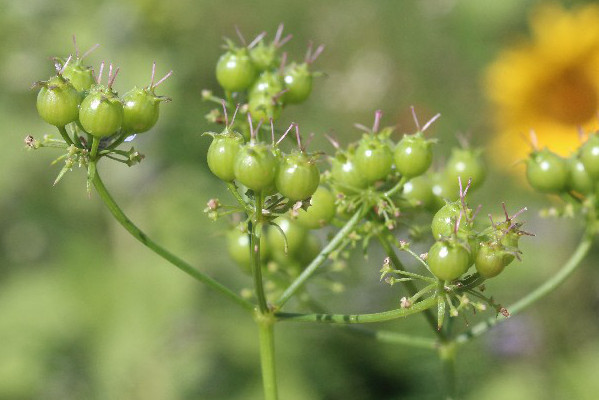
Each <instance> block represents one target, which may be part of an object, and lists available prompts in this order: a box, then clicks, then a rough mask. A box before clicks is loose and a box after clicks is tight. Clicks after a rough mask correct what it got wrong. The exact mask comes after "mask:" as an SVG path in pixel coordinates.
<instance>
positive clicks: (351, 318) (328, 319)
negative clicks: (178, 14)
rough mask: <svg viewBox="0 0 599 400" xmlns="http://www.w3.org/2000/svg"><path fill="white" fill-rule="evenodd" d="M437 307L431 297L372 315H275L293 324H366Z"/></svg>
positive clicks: (435, 299)
mask: <svg viewBox="0 0 599 400" xmlns="http://www.w3.org/2000/svg"><path fill="white" fill-rule="evenodd" d="M436 305H437V298H436V297H435V296H431V297H429V298H427V299H425V300H422V301H419V302H418V303H416V304H413V305H412V306H411V307H410V308H398V309H396V310H390V311H383V312H379V313H372V314H322V313H316V314H300V313H283V312H281V313H275V317H276V318H277V319H278V320H280V321H293V322H323V323H330V324H368V323H374V322H383V321H390V320H393V319H397V318H404V317H407V316H408V315H412V314H416V313H419V312H421V311H424V310H428V309H429V308H431V307H434V306H436Z"/></svg>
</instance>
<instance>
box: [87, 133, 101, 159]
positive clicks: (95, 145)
mask: <svg viewBox="0 0 599 400" xmlns="http://www.w3.org/2000/svg"><path fill="white" fill-rule="evenodd" d="M99 148H100V138H99V137H97V136H94V138H93V139H92V149H91V151H90V153H89V158H90V160H92V161H96V158H98V149H99Z"/></svg>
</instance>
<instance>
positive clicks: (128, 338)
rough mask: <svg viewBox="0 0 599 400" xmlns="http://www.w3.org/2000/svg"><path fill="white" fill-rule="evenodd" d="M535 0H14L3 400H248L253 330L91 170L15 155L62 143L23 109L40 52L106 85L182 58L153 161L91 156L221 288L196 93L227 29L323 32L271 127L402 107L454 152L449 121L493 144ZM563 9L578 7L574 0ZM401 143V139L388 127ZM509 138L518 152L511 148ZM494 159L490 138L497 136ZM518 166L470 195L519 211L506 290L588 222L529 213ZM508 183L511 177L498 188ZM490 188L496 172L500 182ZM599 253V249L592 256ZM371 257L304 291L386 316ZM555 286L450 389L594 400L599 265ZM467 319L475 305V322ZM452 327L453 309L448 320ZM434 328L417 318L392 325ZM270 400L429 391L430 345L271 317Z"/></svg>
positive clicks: (219, 189)
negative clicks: (519, 254) (492, 94)
mask: <svg viewBox="0 0 599 400" xmlns="http://www.w3.org/2000/svg"><path fill="white" fill-rule="evenodd" d="M537 3H539V2H533V1H522V0H503V1H496V0H420V1H390V0H389V1H382V0H381V1H367V0H354V1H351V2H347V1H341V0H334V1H326V2H323V1H312V0H308V1H302V2H293V1H272V0H270V1H265V0H260V1H252V2H248V1H192V0H188V1H184V0H171V1H159V0H119V1H117V0H114V1H96V2H81V1H74V0H70V1H62V2H55V1H50V0H32V1H14V0H0V37H1V38H2V39H1V41H0V84H1V87H2V90H0V124H1V126H2V127H3V134H2V135H0V145H1V148H2V150H3V151H2V157H0V170H1V171H2V173H1V174H0V399H2V400H4V399H6V400H25V399H28V400H42V399H43V400H54V399H98V400H105V399H144V400H162V399H259V398H260V396H261V383H260V378H259V360H258V352H257V333H256V331H255V329H254V327H253V322H252V321H251V319H250V318H249V317H248V316H247V315H246V314H245V313H243V312H242V311H240V310H239V309H238V308H236V306H235V305H234V304H232V303H230V302H229V301H228V300H226V299H224V298H222V297H220V296H218V295H217V294H216V293H215V292H213V291H211V290H209V289H207V288H205V287H203V286H201V285H199V284H196V283H195V282H194V281H192V280H191V278H188V277H187V276H186V275H184V274H183V273H181V272H180V271H178V270H176V269H175V268H173V267H172V266H170V265H168V264H167V263H166V262H165V261H163V260H162V259H160V258H158V257H157V256H155V255H154V254H153V253H151V252H150V251H149V250H147V249H146V248H144V247H143V246H142V245H140V244H139V243H137V242H135V240H134V239H132V238H131V237H129V236H128V235H127V234H126V233H125V232H124V230H123V229H122V228H121V227H120V226H119V225H118V224H116V223H115V222H114V221H113V220H112V219H111V217H110V215H109V213H108V212H107V210H106V209H105V208H104V206H103V204H102V203H101V202H100V200H99V199H98V196H96V195H95V194H93V195H92V196H91V199H90V198H88V197H87V194H86V191H85V176H84V171H83V170H77V169H75V171H74V173H70V174H68V175H67V176H66V177H65V178H64V179H63V181H62V182H60V184H59V185H57V186H55V187H53V186H52V182H53V180H54V178H55V176H56V174H57V173H58V171H59V168H60V167H59V166H57V165H54V166H50V165H49V164H50V162H51V161H52V160H53V159H54V158H55V157H57V156H58V155H59V154H58V153H53V152H52V151H50V150H47V151H45V150H44V151H38V152H27V151H25V150H24V145H23V138H24V137H25V135H27V134H32V135H34V136H37V137H41V136H42V135H43V134H47V133H52V134H55V132H54V131H53V129H52V127H49V126H48V125H46V124H44V123H43V121H42V120H41V119H39V117H38V116H37V113H36V110H35V95H36V93H35V91H33V90H29V87H30V86H31V84H32V83H33V82H35V81H37V80H41V79H47V78H48V77H49V76H50V75H51V74H52V72H53V67H52V62H51V61H50V57H53V56H64V55H66V54H68V53H70V52H71V51H72V43H71V36H72V35H73V34H75V35H76V36H77V40H78V43H79V45H80V47H81V48H82V49H86V48H88V47H90V46H91V45H93V44H94V43H100V44H101V47H100V48H99V49H98V50H96V52H94V53H93V54H92V55H91V56H90V58H89V60H88V61H90V62H91V63H92V64H93V65H99V63H100V62H101V61H106V62H112V63H114V64H115V65H117V66H119V67H121V71H120V73H119V77H118V79H117V83H116V84H115V86H116V88H117V90H119V91H120V92H125V91H126V90H128V89H129V88H130V87H132V86H133V85H145V84H147V83H148V82H149V75H150V69H151V63H152V61H156V62H157V65H158V74H159V75H162V74H165V73H166V72H167V71H168V70H170V69H173V70H174V76H173V77H172V78H171V79H169V80H168V81H167V82H166V83H164V84H163V85H162V86H161V87H160V89H159V93H160V94H166V95H168V96H170V97H172V98H173V101H172V103H169V104H165V105H164V106H163V107H162V116H161V119H160V121H159V122H158V125H157V126H156V127H155V128H154V129H153V130H152V131H151V132H150V133H147V134H144V135H141V136H138V138H136V139H135V141H134V142H133V144H134V145H135V147H136V148H137V149H139V150H140V151H141V152H142V153H144V154H145V155H146V159H145V160H144V161H143V162H142V164H141V165H138V166H135V167H132V168H127V167H125V166H122V165H120V164H119V165H111V164H110V163H108V162H102V163H101V165H100V172H101V174H102V176H103V178H104V180H105V182H106V184H107V186H108V187H109V188H110V189H111V191H112V192H113V194H114V196H115V197H116V199H117V201H119V203H120V204H121V205H122V207H123V208H124V210H125V211H126V212H127V213H128V214H129V215H130V216H131V218H132V219H133V220H134V221H136V223H138V225H139V226H140V227H141V228H142V229H144V230H145V231H146V232H147V233H148V234H149V235H150V236H151V237H153V238H154V239H155V240H156V241H158V242H159V243H161V244H163V245H165V247H167V248H169V249H171V250H173V251H174V252H176V253H178V254H179V255H181V256H182V257H183V258H184V259H186V260H188V261H189V262H191V263H193V264H194V265H197V266H198V267H199V268H201V269H202V270H203V271H205V272H207V273H209V274H211V275H212V276H215V277H217V278H218V279H220V280H221V281H224V282H227V283H228V284H229V285H230V286H232V287H233V288H235V289H236V290H239V289H241V288H242V287H244V286H246V285H247V284H248V280H247V278H246V277H245V276H243V275H242V274H240V273H239V271H238V269H237V267H235V266H234V265H232V263H231V261H230V260H229V258H228V256H227V255H226V251H225V249H224V244H223V241H224V232H225V224H224V223H220V222H217V223H214V222H211V221H209V220H208V219H207V218H206V216H205V215H204V214H203V212H202V210H203V208H204V206H205V203H206V201H207V200H208V199H210V198H212V197H221V198H223V199H226V198H227V197H226V194H225V192H224V190H223V186H222V184H220V183H219V182H218V181H217V180H216V179H215V178H214V177H213V176H211V174H210V173H209V171H208V170H207V167H206V163H205V152H206V149H207V146H208V144H209V139H208V138H207V137H202V136H201V134H202V132H204V131H206V130H210V129H213V126H211V125H210V124H208V123H207V122H206V121H205V119H204V115H205V114H206V112H207V111H208V110H209V108H210V105H208V104H206V103H203V102H202V101H201V98H200V91H201V90H202V89H203V88H209V89H212V90H214V91H215V93H217V94H218V93H220V92H219V89H218V87H217V84H216V81H215V78H214V71H213V69H214V65H215V62H216V60H217V58H218V56H219V55H220V53H221V48H220V46H221V44H222V43H223V41H222V36H229V37H234V35H235V33H234V26H235V25H237V26H238V27H239V28H240V30H241V31H242V32H244V33H245V34H246V36H248V37H251V36H254V35H257V34H258V33H259V32H261V31H262V30H267V31H269V33H270V37H272V34H273V33H274V31H275V29H276V26H277V25H278V24H279V23H281V22H283V23H285V27H286V32H290V33H293V35H294V39H293V40H292V41H291V42H290V43H289V44H288V46H287V51H288V52H289V53H290V55H291V57H292V58H294V59H299V58H301V57H303V53H304V51H305V47H306V44H307V42H308V40H314V41H315V42H316V43H324V44H326V46H327V47H326V50H325V52H324V53H323V55H322V56H321V58H320V59H319V60H318V61H317V63H316V66H317V68H318V69H320V70H322V71H324V72H325V73H326V75H327V76H326V77H324V78H320V79H319V80H318V81H317V84H316V87H315V90H314V93H313V96H312V97H311V99H310V100H309V101H308V102H307V103H306V104H304V105H301V106H294V107H289V108H288V109H287V110H285V112H284V114H283V118H282V122H281V126H286V124H287V123H288V122H290V121H297V122H299V123H300V125H301V127H302V131H303V132H315V133H316V138H315V140H314V142H313V144H312V146H313V148H322V149H324V150H325V151H327V152H329V153H330V152H332V148H331V147H330V145H328V144H327V143H326V141H325V140H323V138H322V134H323V133H326V132H331V131H332V132H334V134H335V136H336V137H337V138H338V139H339V140H341V141H344V142H348V141H350V140H355V139H357V138H358V137H359V131H358V130H356V129H355V128H354V127H353V124H354V123H355V122H360V123H363V124H370V123H371V121H372V116H373V112H374V110H376V109H382V110H383V111H384V113H385V115H384V123H385V124H387V125H397V126H398V131H399V132H412V131H413V130H414V126H413V122H412V120H411V116H410V114H409V106H410V105H414V106H415V107H416V109H417V111H418V114H419V115H420V118H421V120H423V121H424V120H426V119H428V118H430V117H431V116H433V115H434V114H436V113H438V112H439V113H441V114H442V118H441V119H440V120H439V121H438V122H437V123H435V125H434V126H433V127H432V128H431V132H433V133H434V135H435V136H436V137H438V138H439V139H440V141H441V143H442V144H441V145H440V146H437V154H436V156H437V157H438V158H439V159H443V158H446V157H447V155H448V149H449V147H450V146H453V145H455V144H457V140H456V139H455V134H456V133H458V132H461V133H466V134H468V135H470V137H471V140H472V142H473V143H474V144H476V145H481V146H484V145H485V143H486V142H487V140H488V139H489V137H490V135H491V134H492V130H491V126H490V120H491V117H490V115H491V114H490V112H491V111H492V110H490V109H489V106H488V104H487V103H486V102H485V99H484V96H483V95H482V91H481V85H480V81H481V74H482V71H483V70H484V67H485V65H487V64H488V63H489V62H491V61H492V60H493V58H494V56H495V55H496V54H497V53H498V51H499V50H500V49H501V48H502V47H503V46H505V45H507V44H509V43H513V41H514V40H516V39H518V38H519V37H522V36H523V35H526V33H527V28H526V20H527V15H528V13H529V12H530V10H531V9H532V7H533V6H534V5H535V4H537ZM566 4H568V5H571V4H573V2H569V3H566ZM397 137H399V134H398V136H397ZM515 145H524V144H520V143H516V144H515ZM487 151H492V149H487ZM521 174H522V170H521V168H518V167H514V166H511V165H504V166H493V167H492V171H491V173H490V178H489V181H488V182H487V184H486V185H485V187H483V188H482V189H481V190H480V191H479V192H478V193H476V194H475V196H473V198H472V199H471V201H472V203H476V202H481V203H483V204H484V209H483V212H484V213H489V212H490V213H494V214H498V213H500V212H501V210H500V206H499V204H500V202H501V201H507V202H508V206H509V208H510V209H511V210H514V211H515V210H516V209H518V208H520V207H522V206H523V205H527V206H528V208H529V210H530V211H529V212H528V213H527V215H526V219H527V221H528V223H527V229H528V230H529V231H533V232H535V233H536V234H537V236H536V237H534V238H530V239H525V240H523V243H522V247H523V251H524V254H525V256H524V260H523V262H522V263H520V264H518V265H514V267H513V268H510V269H509V271H508V272H507V273H505V274H503V275H502V276H500V277H499V278H497V279H496V280H495V281H493V282H491V283H489V285H488V288H489V291H490V292H492V293H493V294H495V296H496V298H497V299H498V300H499V301H501V302H503V303H505V304H509V303H510V302H512V301H514V300H516V299H518V298H519V297H521V296H522V295H523V294H525V293H527V291H528V290H529V289H530V288H532V287H534V286H535V285H537V284H538V283H539V282H541V281H542V280H543V278H545V277H548V276H550V275H551V274H552V272H553V271H555V270H556V269H557V268H558V266H559V265H560V263H561V262H563V261H564V260H565V259H566V258H567V256H568V254H569V252H570V251H571V250H572V249H573V247H574V246H575V244H576V241H577V238H578V237H579V235H580V227H579V226H578V225H577V224H576V223H575V222H573V221H569V220H565V221H564V220H541V219H540V218H538V217H537V215H538V210H539V209H540V208H541V207H543V206H546V205H547V204H548V201H547V199H545V198H544V197H541V196H536V195H533V194H532V193H531V192H530V191H529V190H528V189H527V188H526V187H525V186H523V185H520V184H519V183H518V181H519V180H520V178H518V176H519V175H521ZM506 177H507V178H509V179H511V180H512V181H513V182H515V183H514V184H512V185H509V184H508V183H505V182H507V181H508V180H507V179H505V178H506ZM497 182H501V185H497ZM595 256H596V254H595ZM381 258H382V256H381V254H380V253H379V252H378V250H377V249H373V253H372V254H371V256H370V258H369V259H368V260H364V259H363V258H361V256H360V255H358V254H356V256H355V257H354V258H353V263H352V266H351V268H352V270H354V272H352V273H350V274H348V275H349V276H347V277H340V278H339V279H341V282H342V283H343V284H345V285H346V286H347V291H346V292H345V293H341V294H335V293H331V292H327V291H324V290H320V291H317V292H315V295H316V296H318V299H319V300H320V301H322V302H323V303H326V304H330V309H331V310H333V311H336V312H369V311H370V312H372V311H377V310H382V309H388V308H392V307H396V304H397V299H398V298H399V296H400V295H401V292H400V291H399V288H397V287H393V288H389V287H388V286H386V285H384V284H381V283H379V282H378V281H377V280H378V268H379V267H380V260H381ZM593 258H594V257H593V255H591V256H590V257H589V258H588V261H587V262H588V264H589V265H586V266H583V268H582V270H581V271H579V272H578V273H577V274H576V275H575V276H574V277H572V279H570V280H569V281H568V282H567V283H566V284H565V285H564V286H563V287H561V288H560V289H558V290H557V291H556V292H555V293H553V294H552V295H551V296H550V297H548V298H547V299H544V300H543V301H542V302H540V303H539V304H536V305H535V306H534V307H532V308H531V309H529V310H528V311H527V312H526V313H524V314H523V315H520V316H517V317H514V318H513V319H512V320H511V321H509V322H508V323H505V324H503V325H501V326H500V327H499V328H498V329H495V330H493V331H492V332H490V333H489V334H488V335H486V336H485V337H484V338H481V339H477V340H475V341H474V342H473V343H471V344H469V345H467V346H466V347H463V348H462V349H461V351H460V354H459V361H458V371H459V374H460V375H459V376H460V380H459V385H460V392H461V395H462V396H463V398H468V399H491V400H494V399H594V398H596V393H598V392H599V380H597V379H594V378H593V375H594V370H595V369H596V366H597V365H598V364H599V340H598V338H599V323H598V319H597V313H598V310H599V284H598V282H599V274H598V273H597V266H596V265H593V264H596V263H594V262H593ZM473 321H476V318H472V319H470V321H469V322H473ZM461 323H463V322H461V321H459V322H458V324H461ZM385 327H386V328H389V329H398V330H400V331H403V332H415V333H418V334H431V333H429V332H427V327H426V326H425V324H424V323H423V322H422V321H421V318H419V317H418V316H415V317H411V318H409V319H407V320H405V321H401V322H397V323H389V324H386V325H385ZM276 333H277V338H276V340H277V344H278V348H277V351H278V353H277V357H278V362H279V381H280V392H281V394H282V395H281V398H283V399H285V400H295V399H298V400H299V399H436V398H440V396H441V395H440V390H441V379H440V377H441V370H440V365H439V363H438V361H437V358H436V355H435V354H434V353H428V352H426V351H424V350H413V349H409V348H404V347H396V346H390V345H382V344H377V343H374V342H370V341H368V340H365V339H363V338H361V337H356V336H352V335H350V334H348V333H347V332H345V331H344V330H343V329H335V328H332V327H330V326H311V325H297V324H281V325H280V326H278V327H277V332H276Z"/></svg>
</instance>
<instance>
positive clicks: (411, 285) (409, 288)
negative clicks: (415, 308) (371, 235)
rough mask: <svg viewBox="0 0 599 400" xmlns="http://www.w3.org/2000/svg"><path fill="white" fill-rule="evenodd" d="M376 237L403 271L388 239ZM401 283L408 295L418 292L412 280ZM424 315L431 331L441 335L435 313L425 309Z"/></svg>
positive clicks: (382, 236) (396, 266)
mask: <svg viewBox="0 0 599 400" xmlns="http://www.w3.org/2000/svg"><path fill="white" fill-rule="evenodd" d="M377 238H378V240H379V242H380V243H381V246H382V247H383V250H384V251H385V253H386V254H387V256H388V257H389V258H390V259H391V262H392V263H393V265H394V266H395V268H397V269H399V270H401V271H405V268H404V266H403V264H402V263H401V261H400V260H399V257H397V254H396V253H395V251H394V250H393V247H392V246H391V243H389V240H387V238H386V237H385V236H384V235H377ZM401 283H402V285H403V286H404V288H405V289H406V290H407V292H408V293H409V295H410V297H412V296H414V295H415V294H416V293H418V288H417V287H416V285H415V284H414V282H412V281H403V282H401ZM424 317H425V318H426V320H427V322H428V323H429V325H430V326H431V327H432V328H433V331H435V332H436V334H437V335H438V336H443V333H442V332H441V331H439V330H438V329H437V318H435V315H434V314H433V313H432V311H431V310H429V309H427V310H426V311H425V312H424Z"/></svg>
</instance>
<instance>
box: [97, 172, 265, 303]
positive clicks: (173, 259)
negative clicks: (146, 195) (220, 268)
mask: <svg viewBox="0 0 599 400" xmlns="http://www.w3.org/2000/svg"><path fill="white" fill-rule="evenodd" d="M93 183H94V186H95V187H96V190H97V191H98V194H99V195H100V198H101V199H102V201H103V202H104V204H106V207H108V209H109V210H110V212H111V213H112V215H113V216H114V217H115V218H116V220H117V221H118V222H119V223H120V224H121V225H122V226H123V228H125V229H126V230H127V231H128V232H129V233H130V234H131V235H133V237H134V238H136V239H137V240H139V241H140V242H141V243H142V244H144V245H145V246H146V247H148V248H149V249H150V250H152V251H153V252H154V253H156V254H158V255H159V256H160V257H162V258H164V259H165V260H167V261H168V262H170V263H171V264H173V265H174V266H175V267H177V268H179V269H180V270H181V271H183V272H185V273H186V274H188V275H190V276H191V277H193V278H195V279H196V280H198V281H200V282H202V283H205V284H206V285H208V286H210V287H211V288H212V289H215V290H216V291H218V292H220V293H222V294H224V295H225V296H227V297H228V298H229V299H230V300H233V301H234V302H235V303H237V304H238V305H240V306H241V307H243V308H245V309H246V310H249V311H252V310H253V309H254V306H253V305H252V304H251V303H250V302H248V301H247V300H245V299H244V298H242V297H241V296H239V295H238V294H237V293H235V292H233V291H231V290H230V289H229V288H227V287H225V286H223V285H222V284H221V283H219V282H217V281H216V280H214V279H212V278H210V277H209V276H207V275H205V274H203V273H202V272H200V271H198V270H197V269H195V268H194V267H192V266H191V265H190V264H188V263H186V262H185V261H183V260H182V259H180V258H179V257H177V256H175V255H174V254H172V253H171V252H169V251H168V250H166V249H164V248H163V247H161V246H159V245H158V244H157V243H155V242H154V241H153V240H151V239H150V238H149V237H148V236H146V234H145V233H144V232H142V231H141V230H140V229H139V228H138V227H137V226H136V225H135V224H134V223H133V222H132V221H131V220H130V219H129V218H128V217H127V216H126V215H125V214H124V213H123V211H122V210H121V208H120V207H119V206H118V204H117V203H116V202H115V201H114V199H113V198H112V196H111V195H110V193H109V192H108V190H107V189H106V187H105V186H104V182H102V180H101V179H100V175H99V174H98V173H97V172H96V174H95V176H94V179H93Z"/></svg>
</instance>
